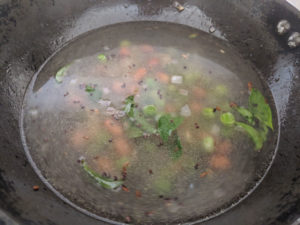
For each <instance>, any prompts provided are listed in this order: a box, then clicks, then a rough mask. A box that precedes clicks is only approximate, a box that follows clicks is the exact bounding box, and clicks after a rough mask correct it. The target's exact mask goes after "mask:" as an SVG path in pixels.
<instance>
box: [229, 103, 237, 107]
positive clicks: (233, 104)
mask: <svg viewBox="0 0 300 225" xmlns="http://www.w3.org/2000/svg"><path fill="white" fill-rule="evenodd" d="M229 106H230V107H231V108H233V107H237V104H236V103H234V102H230V105H229Z"/></svg>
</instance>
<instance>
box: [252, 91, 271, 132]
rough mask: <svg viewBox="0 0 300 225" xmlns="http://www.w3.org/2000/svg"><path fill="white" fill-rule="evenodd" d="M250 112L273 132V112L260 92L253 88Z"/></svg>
mask: <svg viewBox="0 0 300 225" xmlns="http://www.w3.org/2000/svg"><path fill="white" fill-rule="evenodd" d="M249 110H250V112H252V114H253V115H254V117H256V118H257V119H258V120H259V121H260V122H261V123H263V124H265V125H266V126H267V127H269V128H271V129H272V130H273V122H272V112H271V108H270V106H269V105H268V104H267V103H266V100H265V97H264V96H263V95H262V93H261V92H260V91H258V90H257V89H255V88H252V91H251V94H250V96H249Z"/></svg>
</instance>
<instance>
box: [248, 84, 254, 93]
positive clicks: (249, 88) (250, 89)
mask: <svg viewBox="0 0 300 225" xmlns="http://www.w3.org/2000/svg"><path fill="white" fill-rule="evenodd" d="M252 86H253V85H252V82H248V90H249V91H252Z"/></svg>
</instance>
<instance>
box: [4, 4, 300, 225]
mask: <svg viewBox="0 0 300 225" xmlns="http://www.w3.org/2000/svg"><path fill="white" fill-rule="evenodd" d="M180 2H181V3H184V6H185V10H184V11H183V12H181V13H179V12H178V11H177V10H176V9H174V8H173V7H172V1H170V0H156V1H154V0H152V1H151V0H149V1H140V0H128V1H121V0H120V1H118V0H109V1H108V0H107V1H104V0H103V1H100V0H99V1H97V0H63V1H56V0H22V1H21V0H2V1H0V115H1V119H0V209H1V210H3V212H5V214H7V215H9V216H11V217H12V218H13V219H14V220H16V221H18V222H19V223H20V224H22V225H23V224H24V225H70V224H72V225H86V224H88V225H94V224H103V223H102V222H100V221H96V220H94V219H92V218H90V217H88V216H86V215H83V214H81V213H79V212H78V211H76V210H75V209H73V208H72V207H70V206H69V205H66V204H65V203H63V202H62V201H61V200H60V199H58V198H57V197H56V196H55V195H54V194H53V193H52V192H51V191H49V190H48V189H47V188H46V187H45V186H44V185H43V184H42V182H41V181H40V180H39V179H38V177H37V175H36V174H35V173H34V171H33V170H32V168H31V167H30V165H28V163H27V160H26V157H25V155H24V151H23V148H22V144H21V141H20V135H19V128H18V120H19V113H20V108H21V101H22V97H23V95H24V92H25V89H26V86H27V84H28V82H29V80H30V78H31V77H32V76H33V74H34V73H35V72H36V71H37V69H38V68H39V66H40V65H41V64H42V63H43V62H44V61H45V60H46V58H47V57H49V56H50V55H51V54H52V53H53V52H54V51H55V50H57V49H58V48H59V47H60V46H61V45H62V44H64V43H65V42H67V41H68V40H71V39H72V38H74V37H76V36H78V35H80V34H82V33H84V32H86V31H89V30H91V29H96V28H99V27H101V26H104V25H108V24H113V23H116V22H124V21H137V20H159V21H171V22H176V23H181V24H186V25H189V26H193V27H195V28H198V29H201V30H204V31H208V30H209V27H210V26H212V25H213V26H214V27H215V28H216V29H217V30H216V32H215V33H214V35H216V36H218V37H221V38H224V39H226V40H228V41H229V42H230V43H232V44H233V45H234V46H235V47H236V48H237V49H238V51H239V52H240V53H241V54H242V55H243V56H244V57H245V58H247V59H250V60H251V62H252V63H253V66H255V67H256V68H257V69H258V70H259V71H260V72H261V74H262V76H263V77H264V79H265V80H266V81H267V83H268V84H269V86H270V88H271V91H272V92H273V95H274V98H275V101H276V106H277V109H278V111H279V115H280V118H279V119H280V121H281V138H280V144H279V150H278V154H277V156H276V159H275V162H274V164H273V166H272V168H271V170H270V171H269V173H268V175H267V177H266V178H265V180H264V181H263V182H262V184H261V185H260V186H259V187H258V188H257V190H256V191H255V192H254V193H253V194H251V195H250V196H249V197H248V198H247V199H246V200H244V201H243V202H242V203H241V204H239V205H238V206H237V207H235V208H234V209H232V210H230V211H228V212H226V213H224V214H223V215H221V216H218V217H217V218H215V219H213V220H210V221H207V222H204V223H203V224H206V225H219V224H222V225H260V224H261V225H286V224H292V223H293V222H294V221H296V220H297V218H298V217H300V150H299V147H300V143H299V142H300V138H299V135H300V113H299V108H300V104H299V102H300V50H299V48H298V49H293V50H291V49H290V48H289V47H288V46H287V38H288V34H287V35H285V36H278V35H277V34H276V32H275V31H276V30H275V27H276V25H277V23H278V21H279V20H281V19H287V20H289V22H290V23H291V25H292V30H291V32H292V31H298V32H299V31H300V15H299V13H298V12H297V11H296V10H293V9H292V8H291V7H289V6H288V5H287V4H285V3H281V1H272V0H223V1H220V0H202V1H199V0H186V1H180ZM33 185H39V186H40V190H39V191H37V192H34V191H33V190H32V186H33ZM6 218H7V217H6ZM6 220H7V219H6ZM2 224H5V222H4V220H3V219H1V217H0V225H2ZM8 224H9V223H8ZM9 225H10V224H9Z"/></svg>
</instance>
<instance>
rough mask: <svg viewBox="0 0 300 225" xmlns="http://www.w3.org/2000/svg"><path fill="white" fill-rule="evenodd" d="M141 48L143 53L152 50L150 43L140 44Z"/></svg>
mask: <svg viewBox="0 0 300 225" xmlns="http://www.w3.org/2000/svg"><path fill="white" fill-rule="evenodd" d="M141 50H142V51H143V52H145V53H151V52H153V51H154V49H153V47H152V46H151V45H142V46H141Z"/></svg>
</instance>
